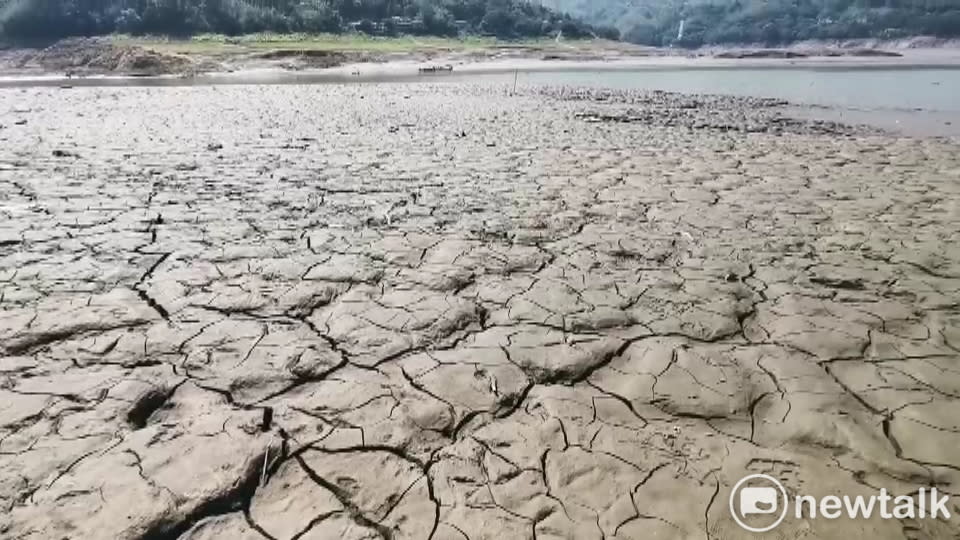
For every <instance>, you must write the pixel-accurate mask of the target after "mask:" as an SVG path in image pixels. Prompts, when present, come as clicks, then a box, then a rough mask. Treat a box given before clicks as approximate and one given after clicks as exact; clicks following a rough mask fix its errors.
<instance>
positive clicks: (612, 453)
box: [0, 84, 960, 540]
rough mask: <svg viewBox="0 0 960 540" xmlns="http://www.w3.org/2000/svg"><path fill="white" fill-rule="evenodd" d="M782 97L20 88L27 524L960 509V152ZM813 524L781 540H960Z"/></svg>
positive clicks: (4, 366)
mask: <svg viewBox="0 0 960 540" xmlns="http://www.w3.org/2000/svg"><path fill="white" fill-rule="evenodd" d="M775 104H776V103H775V102H771V101H766V100H756V99H749V100H746V99H741V100H734V99H720V98H706V97H682V96H674V95H667V94H623V93H609V92H600V91H592V92H587V91H573V90H549V89H521V90H520V91H519V92H518V93H517V94H516V95H514V94H511V93H510V92H509V89H503V88H490V87H478V86H468V85H454V84H450V85H440V86H431V85H411V86H407V85H399V84H397V85H380V86H364V85H354V86H332V85H330V86H303V87H301V86H231V87H194V88H116V89H102V88H101V89H97V88H83V89H81V88H77V89H72V90H71V89H66V90H61V89H49V88H47V89H36V88H33V89H31V88H25V89H10V90H4V91H2V92H0V123H2V124H3V125H2V128H0V514H2V515H0V536H2V537H3V538H17V539H31V540H39V539H61V538H71V539H84V540H87V539H110V540H112V539H150V540H155V539H173V538H180V539H182V540H187V539H189V540H200V539H214V538H216V539H228V540H261V539H264V538H274V539H283V540H288V539H294V538H300V539H341V538H343V539H371V538H393V539H416V540H423V539H428V538H432V539H436V540H454V539H471V540H479V539H484V538H490V539H497V540H504V539H506V540H513V539H533V538H537V539H547V538H567V539H576V540H591V539H597V540H599V539H608V540H613V539H621V540H622V539H645V538H691V539H711V538H713V539H729V538H741V537H747V538H753V536H752V535H749V534H748V533H746V532H745V531H743V530H741V529H740V528H739V527H738V526H737V525H736V524H735V523H734V521H733V519H732V517H731V515H730V511H729V507H728V496H729V494H730V492H731V489H732V488H733V486H734V484H735V483H736V482H737V481H738V480H739V479H740V478H741V477H743V476H744V475H746V474H748V473H767V474H770V475H773V476H776V477H777V478H779V479H781V481H783V483H784V484H785V486H786V488H787V490H788V491H789V492H790V493H791V494H808V495H816V496H822V495H828V494H848V495H851V496H852V495H858V494H868V495H869V494H874V493H876V490H877V489H879V488H886V489H888V490H890V491H891V492H892V493H893V494H896V495H902V494H910V493H913V492H915V491H916V490H917V489H918V488H920V487H930V486H936V487H938V489H940V490H941V491H942V492H945V493H948V494H958V493H960V452H958V450H957V448H958V446H960V420H958V415H957V412H958V411H960V247H958V246H960V232H958V230H960V227H958V221H960V147H958V144H957V143H956V142H955V141H953V142H951V141H949V140H935V139H906V138H893V137H890V136H886V135H882V134H876V133H868V132H866V131H864V130H852V129H846V128H843V127H840V126H836V125H831V124H816V123H807V122H795V121H790V120H786V119H782V118H780V117H779V116H778V113H777V112H776V109H774V108H773V107H772V106H773V105H775ZM958 501H960V499H958V498H956V497H954V498H952V499H951V500H950V502H949V509H950V510H951V511H952V512H954V518H953V519H952V520H943V519H940V520H930V519H924V520H921V519H908V518H904V519H894V520H881V519H879V518H877V517H875V518H874V519H871V520H859V521H851V520H845V519H843V520H835V521H831V520H823V519H818V520H799V519H796V518H794V517H792V516H788V517H787V519H786V521H785V522H784V523H783V524H782V525H781V526H780V528H779V529H778V534H782V535H783V536H781V537H782V538H795V537H799V536H804V537H806V538H851V539H852V538H878V539H902V538H910V539H915V538H933V539H944V538H957V537H958V535H960V526H958V517H957V515H956V514H957V513H958V512H960V507H958V506H960V504H958Z"/></svg>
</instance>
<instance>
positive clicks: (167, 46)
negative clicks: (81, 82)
mask: <svg viewBox="0 0 960 540" xmlns="http://www.w3.org/2000/svg"><path fill="white" fill-rule="evenodd" d="M113 41H114V42H115V43H117V44H119V45H137V46H141V47H145V48H148V49H151V50H154V51H157V52H164V53H175V54H221V53H231V52H243V51H247V52H250V51H257V50H262V51H271V50H277V49H291V48H293V49H296V50H298V51H331V52H333V51H336V52H371V53H405V52H411V51H424V50H428V49H442V50H445V51H451V50H457V51H463V50H482V49H489V48H491V47H497V46H503V45H506V44H509V45H510V46H511V47H533V48H547V47H550V46H552V45H553V43H554V42H553V39H552V38H543V39H535V38H531V39H521V40H509V41H502V40H499V39H497V38H495V37H484V36H464V37H463V38H454V37H442V36H396V37H385V36H369V35H365V34H358V33H344V34H305V33H292V34H276V33H272V32H264V33H257V34H245V35H241V36H227V35H224V34H198V35H196V36H192V37H190V38H187V39H182V38H175V37H174V38H168V37H164V36H133V35H129V34H118V35H114V36H113ZM588 43H590V42H589V41H583V42H581V41H577V40H568V41H564V45H565V46H577V45H579V44H588Z"/></svg>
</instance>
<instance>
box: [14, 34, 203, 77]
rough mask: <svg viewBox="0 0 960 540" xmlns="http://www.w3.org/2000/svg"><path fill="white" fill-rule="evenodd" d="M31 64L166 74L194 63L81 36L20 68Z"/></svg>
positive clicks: (53, 68)
mask: <svg viewBox="0 0 960 540" xmlns="http://www.w3.org/2000/svg"><path fill="white" fill-rule="evenodd" d="M31 65H32V66H36V67H40V68H42V69H44V70H51V71H66V72H68V73H76V74H100V73H111V74H129V75H168V74H176V73H184V72H187V71H190V70H191V68H192V67H193V62H192V61H191V60H190V59H188V58H186V57H183V56H177V55H171V54H162V53H158V52H155V51H150V50H146V49H143V48H141V47H136V46H130V45H117V44H115V43H113V42H111V41H110V40H108V39H99V38H81V39H68V40H64V41H60V42H58V43H56V44H54V45H52V46H50V47H47V48H46V49H43V50H41V51H39V52H37V53H36V54H33V55H31V56H28V57H27V58H25V59H24V62H23V65H22V66H21V67H30V66H31Z"/></svg>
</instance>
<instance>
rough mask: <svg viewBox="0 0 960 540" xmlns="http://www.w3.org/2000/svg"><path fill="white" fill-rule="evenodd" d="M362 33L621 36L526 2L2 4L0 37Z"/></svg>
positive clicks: (1, 0)
mask: <svg viewBox="0 0 960 540" xmlns="http://www.w3.org/2000/svg"><path fill="white" fill-rule="evenodd" d="M349 31H357V32H362V33H364V34H367V35H382V36H395V35H400V34H407V35H435V36H457V35H490V36H497V37H499V38H506V39H513V38H528V37H540V36H546V35H556V34H557V33H558V32H562V33H563V35H564V36H567V37H571V38H577V37H588V36H593V35H602V36H604V37H616V36H617V32H616V31H605V30H603V29H599V28H595V27H593V26H591V25H588V24H585V23H583V22H582V21H580V20H577V19H574V18H572V17H571V16H569V15H566V14H563V13H560V12H558V11H555V10H552V9H549V8H545V7H542V6H540V4H539V3H537V4H534V3H531V2H527V1H525V0H304V1H299V0H0V37H4V38H6V39H7V40H49V39H59V38H64V37H72V36H95V35H106V34H112V33H125V34H134V35H142V34H164V35H176V36H188V35H196V34H204V33H221V34H227V35H239V34H247V33H254V32H277V33H290V32H306V33H318V32H330V33H342V32H349Z"/></svg>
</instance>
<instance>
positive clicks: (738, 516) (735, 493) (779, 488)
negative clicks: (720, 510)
mask: <svg viewBox="0 0 960 540" xmlns="http://www.w3.org/2000/svg"><path fill="white" fill-rule="evenodd" d="M748 482H749V485H748ZM730 514H731V515H733V519H734V521H736V522H737V525H740V526H741V527H743V528H744V529H746V530H748V531H750V532H757V533H761V532H767V531H769V530H772V529H774V528H775V527H776V526H777V525H780V522H782V521H783V518H785V517H787V490H786V489H784V488H783V484H781V483H780V482H778V481H777V479H776V478H773V477H772V476H769V475H766V474H751V475H749V476H744V477H743V478H741V479H740V481H739V482H737V485H735V486H733V490H732V491H730ZM757 515H767V516H771V517H774V516H776V520H775V521H773V523H771V524H770V525H767V526H766V527H753V526H750V525H747V524H746V522H745V518H746V517H747V516H757Z"/></svg>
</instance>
